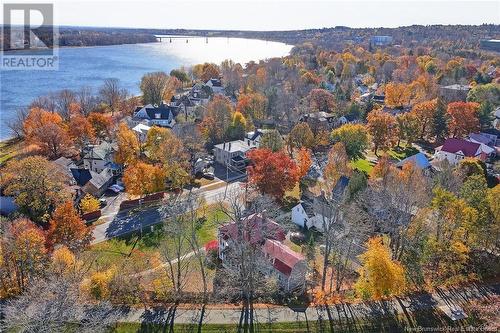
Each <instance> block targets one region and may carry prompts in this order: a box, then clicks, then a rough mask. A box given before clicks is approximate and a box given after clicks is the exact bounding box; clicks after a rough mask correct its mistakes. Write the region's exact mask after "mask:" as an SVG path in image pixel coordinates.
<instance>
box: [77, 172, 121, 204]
mask: <svg viewBox="0 0 500 333" xmlns="http://www.w3.org/2000/svg"><path fill="white" fill-rule="evenodd" d="M70 171H71V174H72V176H73V179H74V181H75V183H76V185H78V186H79V187H80V189H81V192H83V193H82V194H85V193H88V194H91V195H93V196H94V197H97V198H98V197H100V196H101V195H103V194H104V192H106V190H107V189H108V188H109V186H110V185H111V184H112V182H113V179H114V178H113V172H112V170H110V169H108V168H106V169H104V170H102V171H101V172H100V173H97V172H94V171H92V170H89V169H78V168H72V169H71V170H70ZM82 196H83V195H80V197H82Z"/></svg>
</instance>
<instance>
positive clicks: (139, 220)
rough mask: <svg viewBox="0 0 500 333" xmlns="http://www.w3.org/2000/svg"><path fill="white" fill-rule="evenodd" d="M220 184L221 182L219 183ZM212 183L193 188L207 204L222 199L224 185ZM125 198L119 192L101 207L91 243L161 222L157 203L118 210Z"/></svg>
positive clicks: (233, 186) (235, 187) (231, 190)
mask: <svg viewBox="0 0 500 333" xmlns="http://www.w3.org/2000/svg"><path fill="white" fill-rule="evenodd" d="M224 184H225V183H224ZM241 184H242V183H241V182H239V181H236V182H233V183H230V184H229V185H228V186H227V193H228V194H231V193H234V191H235V190H236V191H237V190H238V189H240V188H241ZM221 185H222V184H221ZM213 187H214V184H209V185H206V186H202V187H200V188H199V189H195V190H194V191H193V192H194V193H197V194H199V195H200V196H202V197H203V198H204V199H205V200H206V203H207V204H214V203H216V202H217V201H219V200H223V199H224V194H225V193H226V186H220V187H216V188H214V189H210V188H213ZM185 192H186V193H187V191H185ZM124 198H125V194H124V193H120V194H119V195H118V196H117V197H115V199H114V201H113V202H111V203H110V204H109V205H108V207H106V209H103V217H102V218H103V219H104V221H105V222H104V223H102V224H99V225H97V226H96V227H95V228H94V231H93V235H94V240H93V241H92V244H97V243H100V242H103V241H105V240H107V239H110V238H113V237H117V236H121V235H125V234H128V233H130V232H133V231H137V230H140V229H141V228H146V227H149V226H152V225H155V224H158V223H160V222H161V217H160V213H159V212H158V207H159V205H158V204H154V205H149V206H144V207H138V208H134V209H130V210H125V211H122V212H119V211H118V208H119V206H120V202H121V201H122V200H123V199H124Z"/></svg>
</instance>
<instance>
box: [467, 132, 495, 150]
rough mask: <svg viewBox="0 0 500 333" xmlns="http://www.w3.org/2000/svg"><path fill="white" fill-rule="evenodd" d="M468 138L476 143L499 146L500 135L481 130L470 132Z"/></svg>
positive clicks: (492, 146)
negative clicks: (479, 131) (499, 137)
mask: <svg viewBox="0 0 500 333" xmlns="http://www.w3.org/2000/svg"><path fill="white" fill-rule="evenodd" d="M467 140H468V141H471V142H475V143H482V144H485V145H487V146H488V147H491V148H494V147H496V146H497V140H498V137H497V136H496V135H495V134H491V133H484V132H481V133H471V134H469V136H468V138H467Z"/></svg>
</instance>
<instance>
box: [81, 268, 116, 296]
mask: <svg viewBox="0 0 500 333" xmlns="http://www.w3.org/2000/svg"><path fill="white" fill-rule="evenodd" d="M115 273H116V269H115V268H114V267H112V268H110V269H108V270H106V271H97V272H94V273H92V274H91V275H90V277H89V278H87V279H85V280H83V282H82V285H81V288H82V290H83V291H84V292H85V293H86V294H87V295H89V296H90V297H91V298H93V299H94V300H97V301H101V300H105V299H108V298H109V297H110V295H111V290H110V282H111V280H112V278H113V276H114V275H115Z"/></svg>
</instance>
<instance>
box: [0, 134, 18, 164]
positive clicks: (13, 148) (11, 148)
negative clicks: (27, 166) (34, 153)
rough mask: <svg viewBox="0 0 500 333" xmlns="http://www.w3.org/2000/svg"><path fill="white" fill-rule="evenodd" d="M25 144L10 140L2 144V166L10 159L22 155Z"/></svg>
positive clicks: (0, 157)
mask: <svg viewBox="0 0 500 333" xmlns="http://www.w3.org/2000/svg"><path fill="white" fill-rule="evenodd" d="M22 150H23V142H22V141H20V140H16V139H10V140H5V141H1V142H0V165H2V164H4V163H7V162H8V161H9V160H10V159H12V158H14V157H15V156H16V155H18V154H19V153H21V152H22Z"/></svg>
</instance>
